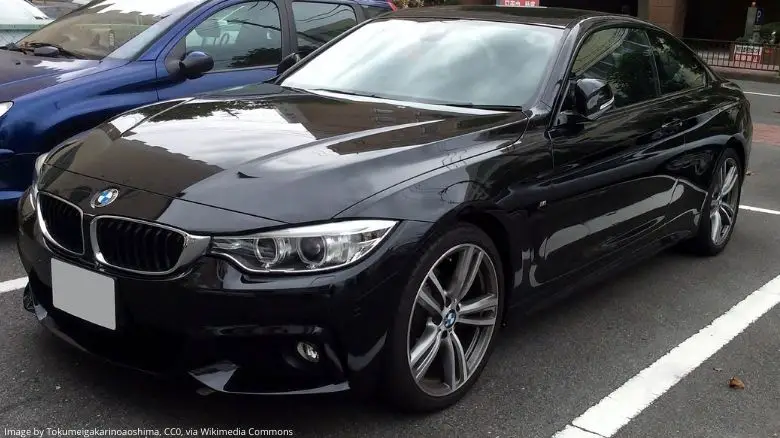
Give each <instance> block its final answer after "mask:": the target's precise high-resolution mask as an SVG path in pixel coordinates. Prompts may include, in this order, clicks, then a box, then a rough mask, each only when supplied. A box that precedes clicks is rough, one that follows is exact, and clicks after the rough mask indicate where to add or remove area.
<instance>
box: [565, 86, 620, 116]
mask: <svg viewBox="0 0 780 438" xmlns="http://www.w3.org/2000/svg"><path fill="white" fill-rule="evenodd" d="M614 107H615V94H614V93H613V92H612V87H610V86H609V84H608V83H606V82H604V81H602V80H600V79H580V80H578V81H577V82H576V83H575V84H574V109H575V110H576V111H577V113H578V115H580V116H582V117H584V118H585V119H587V120H590V121H593V120H596V119H598V118H599V117H601V116H602V115H604V113H606V112H607V111H609V110H611V109H612V108H614Z"/></svg>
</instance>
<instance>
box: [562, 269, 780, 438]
mask: <svg viewBox="0 0 780 438" xmlns="http://www.w3.org/2000/svg"><path fill="white" fill-rule="evenodd" d="M778 303H780V276H777V277H775V278H774V279H773V280H772V281H770V282H769V283H767V284H765V285H764V286H762V287H761V288H760V289H758V290H757V291H755V292H753V293H751V294H750V295H748V296H747V298H745V299H744V300H742V301H741V302H739V303H738V304H737V305H735V306H734V307H732V308H731V309H730V310H729V311H727V312H726V313H724V314H723V315H721V316H719V317H718V318H717V319H715V320H714V321H712V323H711V324H710V325H708V326H707V327H704V328H703V329H701V330H700V331H699V332H698V333H696V334H695V335H693V336H691V337H690V338H688V339H686V340H685V341H684V342H683V343H682V344H680V345H678V346H677V347H675V348H674V349H672V350H671V351H670V352H668V353H667V354H666V355H664V356H663V357H661V358H660V359H658V360H657V361H656V362H655V363H653V364H652V365H650V366H649V367H647V368H645V369H644V370H642V371H641V372H640V373H639V374H637V375H636V376H634V377H632V378H631V379H629V380H628V381H627V382H626V383H624V384H623V386H621V387H620V388H618V389H616V390H615V391H614V392H612V394H610V395H608V396H606V397H605V398H603V399H602V400H601V401H600V402H599V403H598V404H596V405H595V406H593V407H591V408H590V409H588V410H587V411H585V413H584V414H582V415H580V416H579V417H577V418H576V419H574V421H572V422H571V426H573V428H577V429H581V430H583V431H586V432H590V433H593V434H596V436H598V437H603V438H609V437H611V436H613V435H615V433H617V431H618V430H620V428H622V427H623V426H625V425H626V424H628V423H629V422H630V421H631V420H632V419H634V417H636V416H637V415H639V413H640V412H642V411H643V410H645V408H647V407H648V406H650V405H651V404H652V403H653V402H654V401H655V400H656V399H657V398H658V397H660V396H661V395H663V394H664V393H665V392H666V391H668V390H669V389H670V388H672V387H673V386H674V385H676V384H677V382H679V381H680V380H682V379H683V378H684V377H685V376H686V375H688V373H690V372H691V371H693V370H694V369H696V368H697V367H698V366H699V365H701V364H702V363H703V362H704V361H705V360H707V359H708V358H709V357H710V356H712V355H713V354H715V353H716V352H717V351H718V350H720V349H721V348H723V346H725V345H726V344H728V343H729V342H730V341H731V340H732V339H734V338H735V337H736V336H737V335H739V334H740V333H742V332H743V331H744V330H745V329H746V328H747V327H748V326H750V324H752V323H754V322H755V321H756V320H757V319H758V318H760V317H761V316H762V315H764V314H765V313H766V312H768V311H769V310H770V309H772V308H773V307H775V305H777V304H778ZM567 430H568V432H567ZM575 432H576V431H571V428H570V426H567V429H564V430H562V431H560V432H558V433H556V434H555V435H553V438H572V437H580V436H583V435H574V433H575Z"/></svg>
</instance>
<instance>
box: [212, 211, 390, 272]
mask: <svg viewBox="0 0 780 438" xmlns="http://www.w3.org/2000/svg"><path fill="white" fill-rule="evenodd" d="M395 224H396V222H395V221H386V220H355V221H345V222H332V223H328V224H322V225H312V226H306V227H297V228H287V229H282V230H277V231H269V232H265V233H258V234H253V235H251V236H240V237H215V238H214V239H213V240H212V249H211V253H212V254H215V255H220V256H223V257H227V258H229V259H230V260H233V261H234V262H235V263H237V264H238V265H239V266H240V267H241V268H243V269H245V270H247V271H250V272H257V273H295V272H316V271H321V270H329V269H335V268H340V267H343V266H346V265H349V264H351V263H354V262H356V261H358V260H360V259H361V258H363V257H365V256H366V254H368V253H369V252H371V250H372V249H374V248H376V247H377V245H379V243H380V242H381V241H382V240H383V239H384V238H385V237H386V236H387V235H388V234H390V230H392V229H393V227H394V226H395Z"/></svg>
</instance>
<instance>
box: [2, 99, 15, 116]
mask: <svg viewBox="0 0 780 438" xmlns="http://www.w3.org/2000/svg"><path fill="white" fill-rule="evenodd" d="M12 106H14V103H13V102H0V117H3V116H4V115H5V113H7V112H8V110H9V109H11V107H12Z"/></svg>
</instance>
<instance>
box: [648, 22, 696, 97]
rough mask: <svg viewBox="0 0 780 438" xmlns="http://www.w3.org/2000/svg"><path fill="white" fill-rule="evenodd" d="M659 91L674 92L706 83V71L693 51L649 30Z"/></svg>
mask: <svg viewBox="0 0 780 438" xmlns="http://www.w3.org/2000/svg"><path fill="white" fill-rule="evenodd" d="M650 40H651V42H652V44H653V52H654V53H655V61H656V65H658V77H659V79H660V81H661V92H662V93H664V94H667V93H676V92H679V91H685V90H689V89H692V88H697V87H702V86H704V85H706V84H707V71H706V69H705V68H704V66H703V65H702V64H701V63H700V62H699V61H698V60H697V59H696V57H695V56H694V55H693V53H692V52H691V51H690V50H688V48H686V47H685V46H683V45H682V44H680V43H678V42H677V41H675V40H674V39H672V38H670V37H668V36H665V35H662V34H659V33H656V32H650Z"/></svg>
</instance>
